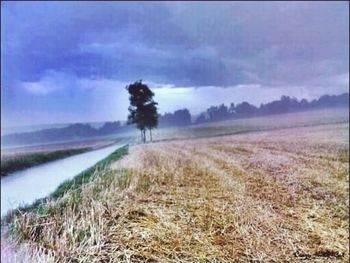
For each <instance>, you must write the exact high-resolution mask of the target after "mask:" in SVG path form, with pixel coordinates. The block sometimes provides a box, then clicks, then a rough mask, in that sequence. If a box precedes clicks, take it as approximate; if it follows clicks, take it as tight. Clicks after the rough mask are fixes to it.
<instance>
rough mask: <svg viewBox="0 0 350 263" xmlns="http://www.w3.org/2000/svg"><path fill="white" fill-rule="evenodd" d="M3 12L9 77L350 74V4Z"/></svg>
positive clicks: (49, 7)
mask: <svg viewBox="0 0 350 263" xmlns="http://www.w3.org/2000/svg"><path fill="white" fill-rule="evenodd" d="M2 17H3V21H2V25H3V28H2V33H3V43H2V52H3V61H4V66H5V67H4V74H3V75H4V76H6V79H7V78H8V77H7V76H8V75H11V76H12V77H11V78H13V79H17V80H21V81H28V80H30V81H33V80H38V79H39V78H40V77H42V76H43V74H45V72H46V70H48V69H49V70H56V71H68V72H71V73H72V74H76V75H77V76H79V77H91V76H95V75H97V76H102V77H107V78H117V79H121V80H133V79H135V78H136V79H137V78H147V79H148V78H149V79H150V80H151V81H152V80H160V81H163V82H167V83H174V84H178V85H192V86H204V85H217V86H222V85H224V86H226V85H235V84H241V83H251V82H254V81H258V80H260V81H261V82H264V83H274V82H277V83H283V82H285V83H288V84H291V82H292V83H298V84H300V83H302V82H303V81H306V80H310V79H312V78H317V77H318V76H319V75H321V74H324V71H325V70H327V73H329V74H341V73H344V72H347V71H348V64H347V59H346V58H348V56H349V54H348V31H347V30H348V8H347V3H346V2H338V3H325V2H317V3H311V2H300V3H296V2H291V3H275V2H263V3H259V2H257V3H254V2H249V3H240V2H236V3H229V2H228V3H214V2H206V3H198V2H197V3H196V2H195V3H179V2H178V3H148V2H141V3H135V2H131V3H127V2H124V3H117V2H64V3H58V2H49V3H40V4H38V3H23V2H21V3H5V4H4V5H3V16H2ZM206 51H207V52H206ZM324 64H328V67H327V66H324ZM325 68H326V69H325ZM10 73H11V74H10Z"/></svg>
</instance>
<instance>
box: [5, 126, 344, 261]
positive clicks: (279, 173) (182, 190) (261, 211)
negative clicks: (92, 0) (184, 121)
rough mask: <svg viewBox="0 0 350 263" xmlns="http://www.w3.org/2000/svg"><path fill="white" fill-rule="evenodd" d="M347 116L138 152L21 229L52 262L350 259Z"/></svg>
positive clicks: (20, 220) (21, 220)
mask: <svg viewBox="0 0 350 263" xmlns="http://www.w3.org/2000/svg"><path fill="white" fill-rule="evenodd" d="M348 135H349V124H348V123H342V124H329V125H319V126H314V127H299V128H290V129H283V130H275V131H265V132H254V133H249V134H241V135H230V136H221V137H213V138H202V139H191V140H176V141H169V142H158V143H152V144H146V145H135V146H131V147H130V148H129V154H128V155H127V156H125V157H124V158H123V159H122V160H120V161H117V162H115V163H114V164H113V165H112V166H111V167H109V168H107V169H106V170H105V171H103V172H99V173H98V174H96V177H95V179H94V180H93V181H92V182H90V183H87V184H85V185H83V186H82V188H81V192H79V193H78V194H77V193H76V191H68V192H67V193H66V194H65V195H64V196H63V197H62V198H60V199H58V200H55V201H51V202H48V203H47V204H45V205H44V206H43V207H42V209H41V212H40V213H34V212H29V213H26V214H23V215H22V216H17V217H15V218H14V219H13V222H12V225H11V226H12V231H13V233H14V236H15V237H16V238H17V240H20V241H21V242H23V241H24V242H25V243H26V244H27V245H28V246H30V247H31V248H32V249H34V250H32V251H34V254H32V255H34V258H36V260H37V261H38V259H42V260H43V261H49V262H50V261H52V262H247V261H259V262H300V261H305V262H348V261H349V160H348V156H349V140H348Z"/></svg>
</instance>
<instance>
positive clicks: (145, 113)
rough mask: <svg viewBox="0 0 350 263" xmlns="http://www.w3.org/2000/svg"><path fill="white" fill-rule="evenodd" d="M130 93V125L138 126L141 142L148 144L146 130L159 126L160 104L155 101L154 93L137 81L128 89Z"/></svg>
mask: <svg viewBox="0 0 350 263" xmlns="http://www.w3.org/2000/svg"><path fill="white" fill-rule="evenodd" d="M126 89H127V91H128V92H129V95H130V96H129V100H130V106H129V115H128V123H130V124H131V123H132V124H136V127H137V128H138V129H139V130H140V131H141V140H142V141H143V142H146V129H148V130H149V131H150V137H151V140H152V129H154V128H156V127H157V125H158V112H157V106H156V105H158V103H157V102H155V101H154V100H153V96H154V93H153V92H152V91H151V90H150V88H149V87H148V86H147V85H145V84H143V83H142V81H141V80H140V81H136V82H134V83H133V84H130V85H128V86H127V87H126Z"/></svg>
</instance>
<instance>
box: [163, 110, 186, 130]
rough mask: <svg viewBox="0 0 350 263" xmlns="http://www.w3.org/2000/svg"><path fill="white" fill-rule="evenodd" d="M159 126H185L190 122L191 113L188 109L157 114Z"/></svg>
mask: <svg viewBox="0 0 350 263" xmlns="http://www.w3.org/2000/svg"><path fill="white" fill-rule="evenodd" d="M158 119H159V125H158V126H159V127H171V126H179V127H180V126H186V125H190V124H191V114H190V111H189V110H188V109H182V110H177V111H175V112H174V113H165V114H164V115H159V118H158Z"/></svg>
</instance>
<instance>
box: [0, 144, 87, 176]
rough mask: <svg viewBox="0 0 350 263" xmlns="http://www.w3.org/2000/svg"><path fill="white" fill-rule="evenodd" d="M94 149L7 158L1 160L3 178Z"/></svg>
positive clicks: (39, 153)
mask: <svg viewBox="0 0 350 263" xmlns="http://www.w3.org/2000/svg"><path fill="white" fill-rule="evenodd" d="M91 149H92V148H90V147H85V148H79V149H65V150H58V151H51V152H46V151H45V152H34V153H26V154H20V155H14V156H5V157H2V158H1V176H6V175H8V174H10V173H13V172H16V171H19V170H23V169H26V168H30V167H33V166H37V165H40V164H44V163H48V162H51V161H55V160H59V159H62V158H65V157H69V156H72V155H75V154H79V153H84V152H87V151H90V150H91Z"/></svg>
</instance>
